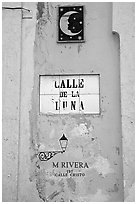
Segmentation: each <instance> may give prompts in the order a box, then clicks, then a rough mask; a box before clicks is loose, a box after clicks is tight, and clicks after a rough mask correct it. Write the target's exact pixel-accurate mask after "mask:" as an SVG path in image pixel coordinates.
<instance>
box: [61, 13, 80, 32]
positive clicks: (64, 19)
mask: <svg viewBox="0 0 137 204" xmlns="http://www.w3.org/2000/svg"><path fill="white" fill-rule="evenodd" d="M73 13H78V12H76V11H68V12H66V13H64V14H63V16H62V17H61V18H60V29H61V30H62V31H63V33H65V34H66V35H70V36H74V35H78V34H79V33H80V32H81V30H80V31H79V32H78V33H72V32H71V31H70V30H68V19H69V17H70V16H71V15H72V14H73Z"/></svg>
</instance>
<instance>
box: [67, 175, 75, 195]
mask: <svg viewBox="0 0 137 204" xmlns="http://www.w3.org/2000/svg"><path fill="white" fill-rule="evenodd" d="M67 183H68V188H69V189H71V190H72V191H73V192H75V189H76V182H75V181H74V179H72V178H68V179H67Z"/></svg>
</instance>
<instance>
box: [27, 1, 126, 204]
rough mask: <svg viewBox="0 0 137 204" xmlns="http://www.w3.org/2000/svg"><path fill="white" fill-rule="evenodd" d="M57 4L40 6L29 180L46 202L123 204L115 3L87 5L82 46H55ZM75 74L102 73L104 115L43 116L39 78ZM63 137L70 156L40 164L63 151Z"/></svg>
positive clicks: (32, 102)
mask: <svg viewBox="0 0 137 204" xmlns="http://www.w3.org/2000/svg"><path fill="white" fill-rule="evenodd" d="M73 4H74V3H73ZM73 4H72V5H73ZM60 5H61V6H63V5H68V3H61V4H60ZM74 5H75V4H74ZM79 5H81V4H79ZM58 6H59V3H45V4H43V3H42V4H41V3H38V7H37V9H38V10H37V24H36V31H35V45H34V78H33V89H32V93H31V110H30V113H29V122H30V128H31V129H30V130H31V132H30V141H33V143H32V144H31V151H30V152H31V154H32V157H33V160H32V164H31V167H32V168H31V178H32V180H31V182H32V183H35V182H36V189H37V192H38V196H39V198H40V199H41V200H43V201H53V202H55V201H123V177H122V165H121V164H122V151H121V122H120V121H121V120H120V81H119V40H118V38H117V36H115V35H113V34H112V4H111V3H102V4H100V3H84V6H85V36H86V41H85V43H79V44H77V43H76V44H70V43H68V44H66V43H65V44H59V43H57V8H58ZM23 52H24V51H23ZM76 73H79V74H100V84H101V85H100V98H101V114H100V115H90V114H89V115H85V114H82V115H75V114H74V115H62V114H60V115H44V114H40V113H39V75H50V74H51V75H54V74H59V75H63V74H76ZM24 76H25V74H24ZM25 92H26V89H25ZM63 134H65V136H66V137H67V138H68V147H67V150H66V152H65V153H64V154H58V155H56V156H55V157H54V158H52V159H51V160H49V161H47V162H41V161H40V160H39V158H38V157H37V154H38V153H39V152H40V151H48V150H58V149H60V146H59V142H58V140H59V139H60V137H61V136H62V135H63ZM70 172H71V173H70Z"/></svg>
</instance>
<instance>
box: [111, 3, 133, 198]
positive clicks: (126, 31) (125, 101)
mask: <svg viewBox="0 0 137 204" xmlns="http://www.w3.org/2000/svg"><path fill="white" fill-rule="evenodd" d="M113 10H114V12H113V13H114V15H113V29H114V30H115V31H117V32H118V33H119V35H120V53H121V55H120V62H121V63H120V76H121V115H122V138H123V141H122V142H123V167H124V196H125V198H124V199H125V201H128V202H132V201H135V189H134V186H135V184H134V182H135V132H134V127H135V115H134V114H135V107H134V106H135V96H134V93H135V48H134V46H135V28H134V25H135V23H134V22H135V19H134V18H135V16H134V15H135V4H134V3H114V8H113Z"/></svg>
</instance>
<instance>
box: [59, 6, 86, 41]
mask: <svg viewBox="0 0 137 204" xmlns="http://www.w3.org/2000/svg"><path fill="white" fill-rule="evenodd" d="M58 16H59V18H58V42H82V41H83V40H84V11H83V6H66V7H63V6H61V7H59V15H58Z"/></svg>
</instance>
